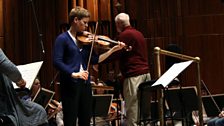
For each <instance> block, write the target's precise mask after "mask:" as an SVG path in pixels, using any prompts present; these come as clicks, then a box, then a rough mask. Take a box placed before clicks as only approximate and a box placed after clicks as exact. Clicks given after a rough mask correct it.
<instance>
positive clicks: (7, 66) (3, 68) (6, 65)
mask: <svg viewBox="0 0 224 126" xmlns="http://www.w3.org/2000/svg"><path fill="white" fill-rule="evenodd" d="M0 72H1V73H3V74H5V75H6V76H8V78H9V79H11V80H12V81H13V82H15V83H16V84H17V86H19V87H25V85H26V82H25V81H24V79H23V78H22V75H21V73H20V71H19V70H18V68H17V67H16V65H15V64H14V63H12V62H11V61H10V60H9V59H8V58H7V57H6V55H5V54H4V52H3V51H2V50H1V49H0Z"/></svg>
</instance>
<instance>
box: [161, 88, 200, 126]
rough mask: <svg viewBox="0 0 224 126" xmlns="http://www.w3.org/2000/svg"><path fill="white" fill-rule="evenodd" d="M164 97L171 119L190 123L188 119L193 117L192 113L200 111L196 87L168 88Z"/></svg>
mask: <svg viewBox="0 0 224 126" xmlns="http://www.w3.org/2000/svg"><path fill="white" fill-rule="evenodd" d="M164 95H165V100H166V102H167V104H168V108H169V111H170V118H171V119H172V120H182V121H183V120H185V121H186V122H190V120H189V119H188V117H189V116H190V117H191V113H192V111H194V110H198V99H197V94H196V87H195V86H192V87H182V88H168V89H167V90H166V91H165V94H164ZM187 124H188V123H187Z"/></svg>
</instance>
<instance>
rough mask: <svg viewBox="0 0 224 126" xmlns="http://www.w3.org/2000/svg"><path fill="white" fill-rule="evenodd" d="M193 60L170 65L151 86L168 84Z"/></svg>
mask: <svg viewBox="0 0 224 126" xmlns="http://www.w3.org/2000/svg"><path fill="white" fill-rule="evenodd" d="M192 62H193V60H190V61H185V62H180V63H175V64H174V65H172V66H171V67H170V68H169V69H168V70H167V71H166V72H165V73H164V74H163V75H162V76H161V77H160V78H159V79H158V80H157V81H156V82H155V83H154V84H153V85H152V86H157V85H163V87H166V86H168V84H169V83H170V82H171V81H172V80H173V79H174V78H176V77H177V76H178V75H179V74H180V73H181V72H182V71H183V70H184V69H186V68H187V67H188V66H189V65H190V64H191V63H192Z"/></svg>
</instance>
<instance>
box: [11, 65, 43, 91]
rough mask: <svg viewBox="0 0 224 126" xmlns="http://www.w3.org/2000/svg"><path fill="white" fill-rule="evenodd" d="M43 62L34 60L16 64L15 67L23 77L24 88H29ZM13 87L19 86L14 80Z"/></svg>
mask: <svg viewBox="0 0 224 126" xmlns="http://www.w3.org/2000/svg"><path fill="white" fill-rule="evenodd" d="M42 64H43V61H39V62H34V63H28V64H25V65H18V66H17V68H18V69H19V71H20V72H21V74H22V77H23V79H24V80H25V81H26V88H28V89H31V87H32V85H33V82H34V80H35V78H36V76H37V74H38V73H39V70H40V68H41V66H42ZM13 87H14V89H16V88H19V87H18V86H17V85H16V84H15V83H14V82H13Z"/></svg>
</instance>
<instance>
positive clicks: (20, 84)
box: [16, 79, 26, 89]
mask: <svg viewBox="0 0 224 126" xmlns="http://www.w3.org/2000/svg"><path fill="white" fill-rule="evenodd" d="M16 85H17V86H18V87H20V88H22V89H23V88H25V87H26V81H25V80H24V79H21V80H20V81H18V82H16Z"/></svg>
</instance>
